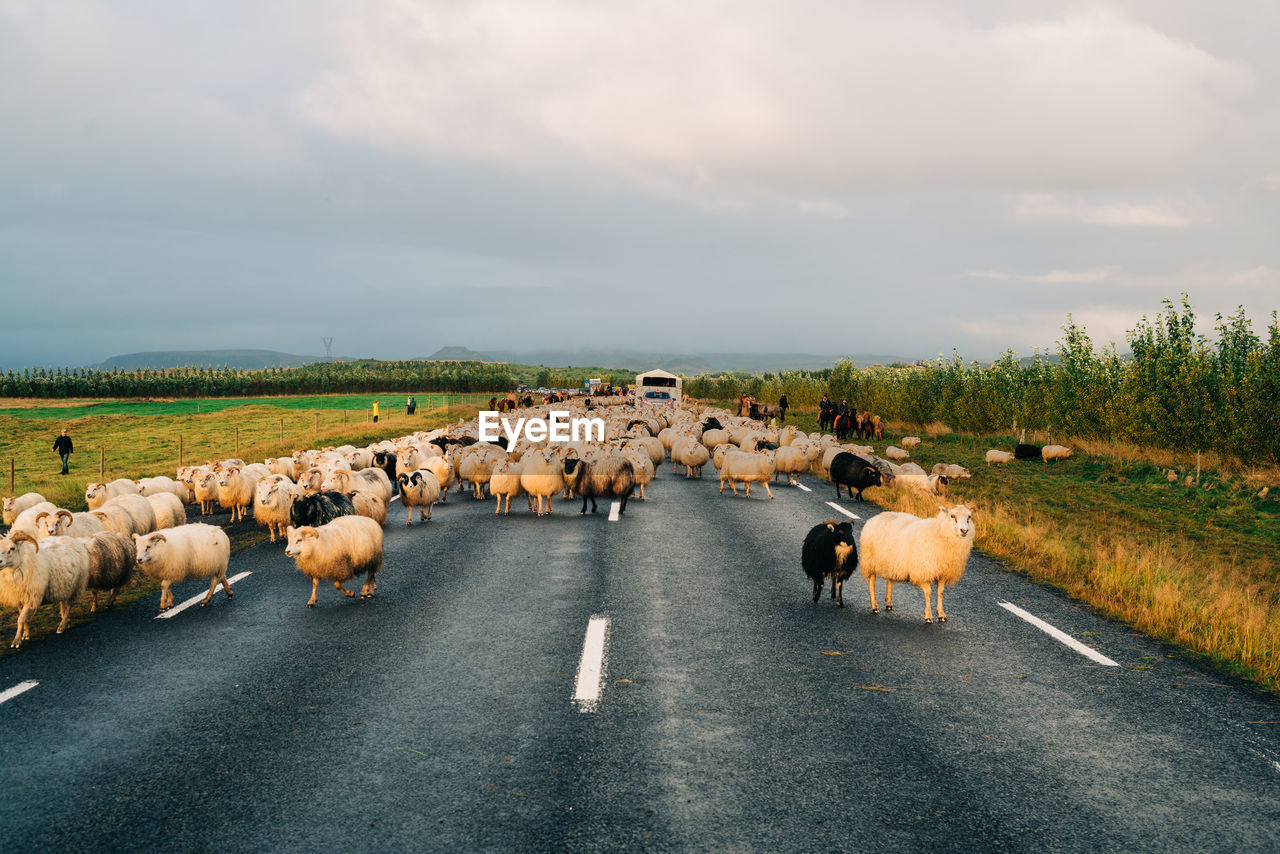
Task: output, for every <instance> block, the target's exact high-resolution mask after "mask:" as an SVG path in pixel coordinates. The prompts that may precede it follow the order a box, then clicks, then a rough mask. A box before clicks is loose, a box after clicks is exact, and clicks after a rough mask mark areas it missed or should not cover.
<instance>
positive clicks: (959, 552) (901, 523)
mask: <svg viewBox="0 0 1280 854" xmlns="http://www.w3.org/2000/svg"><path fill="white" fill-rule="evenodd" d="M974 509H976V508H971V507H965V506H964V505H960V506H958V507H951V508H947V507H941V506H940V507H939V508H938V514H937V515H936V516H934V517H932V518H930V519H921V518H920V517H918V516H913V515H912V514H910V513H894V512H884V513H879V514H877V515H875V516H873V517H872V518H871V519H869V520H867V523H866V524H865V525H864V526H863V528H862V540H861V549H860V551H861V553H862V565H861V571H862V577H863V578H865V579H867V589H868V591H869V593H870V595H871V613H873V614H876V613H879V611H880V608H879V605H878V604H877V603H876V578H877V577H880V578H883V579H884V580H885V593H884V607H885V610H886V611H892V610H893V582H895V581H905V582H908V583H910V584H913V585H915V586H916V587H919V588H920V589H921V590H922V591H923V592H924V621H925V622H926V623H932V622H933V609H932V607H931V603H930V599H931V598H932V585H933V583H934V582H935V581H936V582H937V584H938V622H941V623H945V622H946V621H947V612H946V611H944V610H943V608H942V591H943V588H944V587H945V586H946V585H948V584H955V583H956V582H957V581H959V580H960V578H961V577H962V576H963V575H964V568H965V563H966V562H967V561H968V559H969V551H970V550H971V549H972V548H973V538H974V521H973V511H974Z"/></svg>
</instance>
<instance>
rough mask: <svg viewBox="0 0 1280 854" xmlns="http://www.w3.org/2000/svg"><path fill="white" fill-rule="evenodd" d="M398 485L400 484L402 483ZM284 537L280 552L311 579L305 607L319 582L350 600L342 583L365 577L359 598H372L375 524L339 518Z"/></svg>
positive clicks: (378, 534)
mask: <svg viewBox="0 0 1280 854" xmlns="http://www.w3.org/2000/svg"><path fill="white" fill-rule="evenodd" d="M414 474H418V472H414ZM401 477H404V475H401ZM400 483H401V486H403V485H404V481H403V480H401V482H400ZM288 535H289V545H288V546H286V547H285V550H284V553H285V554H286V555H288V556H289V557H291V558H293V559H294V561H295V562H296V563H297V566H298V570H299V571H300V572H302V574H303V575H306V576H307V577H308V578H310V579H311V598H310V599H308V600H307V607H308V608H314V607H315V605H316V594H317V592H318V591H319V588H320V581H321V580H324V581H332V582H333V586H334V587H335V588H336V589H337V590H338V592H339V593H341V594H342V595H343V596H346V597H347V598H351V597H352V596H355V594H354V593H352V592H351V591H350V590H347V589H346V588H345V587H343V586H342V582H344V581H347V580H348V579H351V578H355V577H356V576H357V575H365V574H367V575H368V579H367V580H366V581H365V583H364V586H363V587H361V588H360V598H361V599H369V598H372V597H373V594H374V592H375V591H376V590H377V589H378V583H377V575H378V570H380V569H382V528H381V526H379V525H378V523H377V522H375V521H373V520H372V519H366V518H365V517H363V516H343V517H341V518H339V519H334V520H333V521H332V522H329V523H328V524H325V525H321V526H319V527H318V528H315V527H311V526H310V525H305V526H303V527H301V528H294V527H290V528H289V530H288Z"/></svg>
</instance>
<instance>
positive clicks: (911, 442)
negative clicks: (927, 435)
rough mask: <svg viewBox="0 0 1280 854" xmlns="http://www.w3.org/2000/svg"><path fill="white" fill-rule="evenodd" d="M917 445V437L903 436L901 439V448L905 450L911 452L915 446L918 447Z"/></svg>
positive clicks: (918, 439) (918, 442) (918, 441)
mask: <svg viewBox="0 0 1280 854" xmlns="http://www.w3.org/2000/svg"><path fill="white" fill-rule="evenodd" d="M919 444H920V437H919V436H903V437H902V447H904V448H906V449H907V450H911V449H912V448H914V447H915V446H916V445H919Z"/></svg>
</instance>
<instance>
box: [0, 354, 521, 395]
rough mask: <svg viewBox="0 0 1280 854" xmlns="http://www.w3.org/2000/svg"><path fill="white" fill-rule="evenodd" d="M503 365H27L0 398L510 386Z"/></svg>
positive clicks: (9, 377)
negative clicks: (122, 367) (125, 367)
mask: <svg viewBox="0 0 1280 854" xmlns="http://www.w3.org/2000/svg"><path fill="white" fill-rule="evenodd" d="M516 385H517V382H516V379H515V377H514V375H513V374H512V372H511V370H510V368H509V367H508V366H507V365H505V364H494V363H487V362H416V361H415V362H380V361H358V362H318V363H316V364H312V365H305V366H303V367H300V368H265V369H263V370H243V369H239V368H194V367H193V368H167V369H158V370H155V369H140V370H134V371H121V370H114V371H99V370H95V369H91V368H57V369H56V370H55V369H53V368H35V369H31V368H27V369H24V370H23V371H22V372H21V373H16V372H14V371H12V370H11V371H9V372H8V373H7V374H5V375H3V376H0V397H39V398H78V397H243V396H266V395H291V394H365V393H379V392H387V393H389V392H397V391H404V390H414V391H424V392H425V391H441V392H474V391H487V392H494V391H509V390H512V389H514V388H515V387H516Z"/></svg>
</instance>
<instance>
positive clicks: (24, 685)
mask: <svg viewBox="0 0 1280 854" xmlns="http://www.w3.org/2000/svg"><path fill="white" fill-rule="evenodd" d="M39 684H40V683H39V682H36V681H34V680H30V679H28V680H27V681H26V682H19V683H18V684H17V685H14V686H13V687H12V688H9V689H7V690H5V691H0V703H7V702H9V701H10V700H12V699H13V698H14V697H16V696H18V695H19V694H25V693H27V692H28V691H30V690H31V689H32V688H34V687H36V686H37V685H39Z"/></svg>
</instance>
